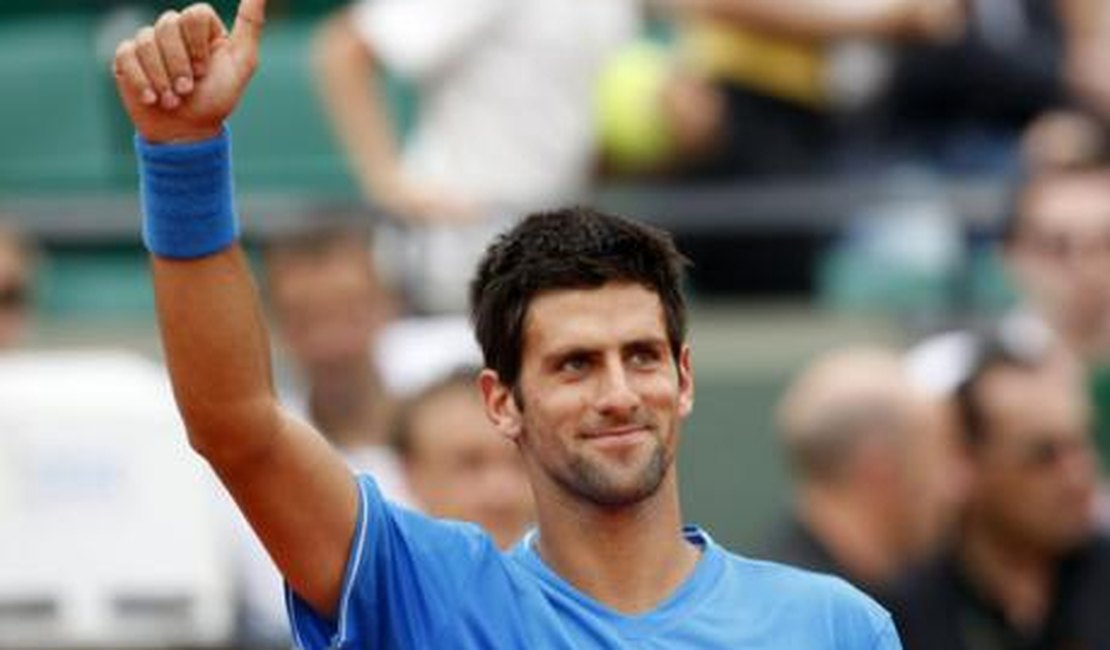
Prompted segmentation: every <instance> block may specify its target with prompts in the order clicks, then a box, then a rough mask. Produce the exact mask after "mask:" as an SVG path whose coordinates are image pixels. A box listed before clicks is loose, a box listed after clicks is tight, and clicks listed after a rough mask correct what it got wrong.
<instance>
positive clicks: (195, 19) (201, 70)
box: [181, 4, 227, 77]
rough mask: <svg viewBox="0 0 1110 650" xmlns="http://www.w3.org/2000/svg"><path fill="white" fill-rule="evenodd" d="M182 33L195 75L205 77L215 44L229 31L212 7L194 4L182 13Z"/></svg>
mask: <svg viewBox="0 0 1110 650" xmlns="http://www.w3.org/2000/svg"><path fill="white" fill-rule="evenodd" d="M181 33H182V35H183V36H184V38H185V47H186V48H187V49H188V50H189V56H190V57H191V59H192V62H193V75H194V76H196V77H203V76H204V75H205V73H206V72H207V71H208V60H209V58H210V57H211V53H212V44H213V42H215V41H216V40H218V39H220V38H222V37H224V36H226V35H227V30H225V29H224V24H223V22H221V21H220V17H219V16H218V15H216V11H215V10H214V9H212V6H211V5H207V4H194V5H191V6H189V7H188V8H187V9H185V11H182V12H181Z"/></svg>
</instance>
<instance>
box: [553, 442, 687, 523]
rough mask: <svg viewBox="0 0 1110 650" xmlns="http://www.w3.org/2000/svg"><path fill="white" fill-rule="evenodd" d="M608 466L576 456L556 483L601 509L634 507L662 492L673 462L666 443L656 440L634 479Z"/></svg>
mask: <svg viewBox="0 0 1110 650" xmlns="http://www.w3.org/2000/svg"><path fill="white" fill-rule="evenodd" d="M606 465H607V463H605V462H604V461H603V460H599V459H595V458H591V457H589V456H587V455H585V454H581V453H579V454H575V455H574V456H572V457H571V459H570V462H569V463H568V464H567V466H566V471H565V472H561V473H559V474H556V475H555V480H556V481H557V482H558V483H560V484H561V485H562V486H563V488H564V489H566V490H567V491H568V492H570V493H572V494H574V495H575V496H577V497H579V498H581V499H583V500H585V501H588V502H590V503H592V504H594V505H597V506H600V507H602V508H606V509H612V508H620V507H625V506H631V505H634V504H637V503H640V502H641V501H644V500H646V499H648V498H649V497H651V496H653V495H654V494H655V493H656V492H658V491H659V487H660V486H661V485H662V484H663V479H664V478H665V477H666V475H667V468H668V466H669V465H670V459H669V458H668V455H667V453H666V451H665V449H664V446H663V444H662V443H661V442H659V441H658V440H656V441H654V442H653V443H652V448H651V451H650V455H649V456H648V458H647V460H646V461H645V462H644V463H643V464H642V466H641V467H639V468H638V469H637V470H635V475H634V476H633V477H632V478H631V479H624V478H623V475H624V474H626V472H618V471H614V470H613V469H611V468H609V467H607V466H606Z"/></svg>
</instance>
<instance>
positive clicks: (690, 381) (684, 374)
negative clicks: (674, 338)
mask: <svg viewBox="0 0 1110 650" xmlns="http://www.w3.org/2000/svg"><path fill="white" fill-rule="evenodd" d="M693 410H694V365H693V363H692V362H691V361H690V346H689V345H683V346H682V351H681V352H680V353H679V355H678V414H679V415H680V416H682V417H686V416H687V415H690V412H691V411H693Z"/></svg>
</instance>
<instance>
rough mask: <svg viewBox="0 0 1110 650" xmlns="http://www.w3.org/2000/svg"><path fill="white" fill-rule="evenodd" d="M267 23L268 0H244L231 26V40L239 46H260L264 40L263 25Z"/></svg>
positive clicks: (255, 47)
mask: <svg viewBox="0 0 1110 650" xmlns="http://www.w3.org/2000/svg"><path fill="white" fill-rule="evenodd" d="M265 24H266V0H242V2H240V3H239V12H238V13H237V14H236V16H235V25H234V26H232V28H231V37H230V38H231V42H232V43H235V44H236V45H239V46H245V47H249V48H254V49H257V48H258V42H259V41H260V40H262V26H263V25H265Z"/></svg>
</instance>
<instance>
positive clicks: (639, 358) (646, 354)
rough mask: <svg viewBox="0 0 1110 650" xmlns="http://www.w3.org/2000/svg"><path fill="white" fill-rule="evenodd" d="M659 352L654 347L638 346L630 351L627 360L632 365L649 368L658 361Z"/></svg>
mask: <svg viewBox="0 0 1110 650" xmlns="http://www.w3.org/2000/svg"><path fill="white" fill-rule="evenodd" d="M659 359H660V353H659V351H658V350H656V349H654V348H638V349H636V350H633V351H632V354H630V355H629V357H628V360H629V362H630V363H631V364H632V366H633V367H636V368H650V367H652V366H654V365H656V364H657V363H659Z"/></svg>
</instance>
